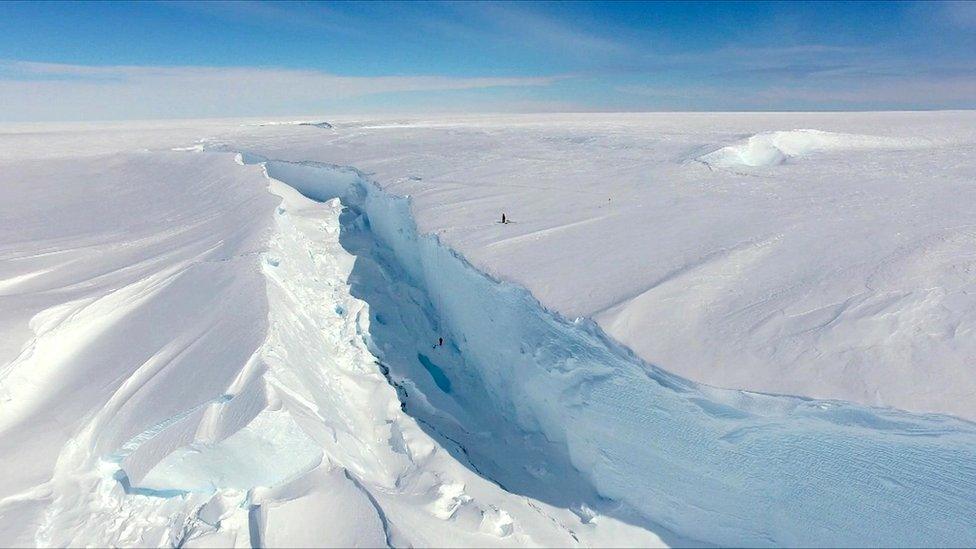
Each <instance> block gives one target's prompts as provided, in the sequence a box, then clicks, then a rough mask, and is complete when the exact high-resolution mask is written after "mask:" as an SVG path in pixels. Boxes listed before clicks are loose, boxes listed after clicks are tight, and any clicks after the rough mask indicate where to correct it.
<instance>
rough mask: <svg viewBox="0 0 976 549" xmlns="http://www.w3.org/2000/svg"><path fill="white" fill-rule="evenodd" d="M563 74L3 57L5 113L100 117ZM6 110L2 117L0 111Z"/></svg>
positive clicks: (245, 111)
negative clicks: (380, 72) (371, 71)
mask: <svg viewBox="0 0 976 549" xmlns="http://www.w3.org/2000/svg"><path fill="white" fill-rule="evenodd" d="M560 78H563V77H561V76H541V77H513V78H504V77H472V78H459V77H446V76H372V77H359V76H339V75H334V74H329V73H324V72H319V71H308V70H286V69H275V68H251V67H242V68H221V67H137V66H87V65H64V64H49V63H30V62H19V61H12V62H4V63H0V103H2V104H4V105H5V108H4V111H3V112H4V115H6V117H9V118H8V119H17V120H42V119H54V120H64V119H101V118H155V117H161V118H164V117H195V116H199V117H206V116H248V115H259V114H299V113H302V112H328V111H330V110H336V109H342V108H343V101H344V100H348V99H351V98H358V97H362V96H368V95H375V94H394V93H410V92H425V91H426V92H433V91H438V92H443V91H452V90H475V89H487V88H498V87H533V86H547V85H549V84H551V83H553V82H555V81H556V80H558V79H560ZM4 115H0V117H3V116H4Z"/></svg>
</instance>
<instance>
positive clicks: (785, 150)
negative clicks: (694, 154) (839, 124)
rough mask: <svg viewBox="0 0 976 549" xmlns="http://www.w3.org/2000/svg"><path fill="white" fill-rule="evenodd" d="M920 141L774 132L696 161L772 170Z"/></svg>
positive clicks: (835, 134) (809, 132) (755, 137)
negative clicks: (811, 157) (824, 155)
mask: <svg viewBox="0 0 976 549" xmlns="http://www.w3.org/2000/svg"><path fill="white" fill-rule="evenodd" d="M919 146H924V142H922V141H920V140H909V139H895V138H890V137H876V136H871V135H855V134H845V133H834V132H825V131H820V130H790V131H775V132H766V133H760V134H756V135H753V136H751V137H748V138H746V139H743V140H742V141H738V142H736V143H733V144H731V145H728V146H725V147H722V148H721V149H718V150H716V151H713V152H710V153H708V154H705V155H703V156H700V157H699V158H698V159H699V160H700V161H702V162H704V163H705V164H708V165H710V166H715V167H719V168H734V167H736V166H748V167H765V166H776V165H778V164H782V163H783V162H786V160H787V159H789V158H793V157H798V156H806V155H808V154H813V153H818V152H828V151H839V150H871V149H898V148H916V147H919Z"/></svg>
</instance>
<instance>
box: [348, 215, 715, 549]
mask: <svg viewBox="0 0 976 549" xmlns="http://www.w3.org/2000/svg"><path fill="white" fill-rule="evenodd" d="M339 222H340V227H341V231H340V237H339V241H340V244H341V245H342V247H343V248H344V249H345V250H346V251H347V252H349V253H350V254H351V255H353V256H355V258H356V260H355V263H354V266H353V269H352V272H351V274H350V276H349V280H348V282H349V284H350V291H351V293H352V295H353V296H355V297H356V298H358V299H361V300H363V301H365V302H366V303H368V304H369V310H370V323H369V330H368V333H367V334H364V335H365V337H366V338H367V343H368V344H369V346H370V350H371V351H372V352H373V353H374V355H375V356H377V357H378V358H379V366H380V368H381V370H382V371H383V373H384V375H385V376H386V377H387V379H388V381H389V382H390V383H391V384H392V385H393V386H394V387H395V388H396V390H397V393H398V395H399V397H400V400H401V407H402V408H403V410H404V412H406V413H407V414H409V415H411V416H412V417H413V418H415V419H416V421H417V422H418V424H419V425H420V426H421V428H423V429H424V431H425V432H427V433H428V434H429V435H430V436H432V437H433V438H434V439H435V440H437V441H438V442H439V443H440V444H441V446H442V447H444V448H445V449H446V450H448V451H449V452H450V453H451V455H452V456H453V457H454V458H455V459H457V460H458V461H459V462H460V463H462V464H465V465H466V466H468V467H469V468H470V469H471V470H473V471H474V472H476V473H477V474H479V475H480V476H482V477H483V478H485V479H487V480H489V481H491V482H493V483H495V484H497V485H498V486H500V487H501V488H502V489H504V490H506V491H508V492H511V493H513V494H519V495H523V496H527V497H529V498H532V499H535V500H539V501H543V502H545V503H547V504H549V505H552V506H554V507H560V508H564V509H569V510H571V511H572V512H573V513H575V514H576V515H577V516H579V517H580V519H581V521H582V522H583V523H587V522H589V521H590V520H591V519H593V518H594V517H596V516H600V515H603V516H610V517H613V518H615V519H617V520H621V521H623V522H627V523H630V524H633V525H635V526H639V527H641V528H644V529H646V530H649V531H651V532H653V533H654V534H656V535H657V536H659V537H660V538H661V539H662V540H663V541H664V542H665V543H668V544H669V545H672V546H673V545H682V546H688V545H689V544H690V543H692V544H695V545H701V544H700V543H697V542H689V540H686V539H682V538H680V537H678V536H676V535H675V534H674V533H672V532H670V531H668V530H667V529H665V528H663V527H661V526H659V525H656V524H653V523H651V522H650V521H648V520H646V519H645V518H644V517H642V516H641V515H639V514H638V513H637V512H635V511H634V510H632V509H631V508H630V507H629V506H627V505H625V504H622V503H620V502H617V501H614V500H609V499H606V498H604V497H601V496H600V494H598V493H597V491H596V490H595V489H594V488H593V486H592V484H591V483H590V482H589V480H588V479H587V478H586V476H585V475H584V474H583V473H582V472H580V471H579V470H577V469H576V468H575V467H574V466H573V465H572V463H571V461H570V458H569V455H568V452H567V448H566V446H565V444H564V443H558V442H552V441H549V440H547V439H546V437H545V436H543V435H542V434H541V433H538V432H529V431H526V430H525V429H523V428H521V427H520V426H518V425H515V424H513V423H512V422H511V421H510V420H508V419H507V418H508V417H509V414H506V413H501V412H499V411H498V410H497V408H495V406H497V404H496V403H495V402H494V401H493V399H492V398H491V397H490V396H489V395H488V394H487V392H486V390H485V389H484V386H483V384H482V382H481V380H480V379H479V377H478V375H477V373H476V372H477V369H476V368H474V367H470V366H469V365H467V364H466V362H465V357H464V356H463V354H462V352H461V351H460V349H459V347H458V346H457V345H455V343H454V342H453V341H450V340H449V338H448V337H447V334H448V333H449V330H445V329H444V328H443V327H442V326H441V319H440V318H438V315H437V313H436V311H435V308H434V307H433V305H432V304H431V303H430V301H429V299H428V297H427V295H426V294H425V292H424V291H423V290H421V289H420V288H418V287H417V286H416V285H414V284H413V283H412V281H411V277H410V275H409V274H408V273H407V272H406V271H405V270H404V269H403V268H402V267H401V266H400V265H399V263H398V261H397V259H396V258H395V256H394V254H393V252H392V251H391V250H390V249H389V248H388V247H386V246H385V245H384V244H383V243H382V242H380V241H379V240H378V239H377V238H376V236H375V235H374V233H373V232H372V231H371V229H370V224H369V219H368V217H367V216H366V214H365V213H363V212H361V211H359V210H358V209H357V208H356V207H355V206H349V205H346V206H345V207H344V208H343V211H342V214H341V215H340V218H339ZM440 338H444V341H443V343H441V341H440ZM539 511H540V512H543V511H542V510H541V509H539ZM570 533H571V534H572V532H570ZM573 535H574V536H575V534H573Z"/></svg>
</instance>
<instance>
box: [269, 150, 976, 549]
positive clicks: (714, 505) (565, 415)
mask: <svg viewBox="0 0 976 549" xmlns="http://www.w3.org/2000/svg"><path fill="white" fill-rule="evenodd" d="M276 168H280V169H281V170H282V171H288V170H290V169H294V168H293V167H286V165H283V164H275V163H272V164H271V165H270V166H269V172H270V173H272V174H275V173H277V169H276ZM302 169H304V170H309V169H316V168H314V167H309V166H305V167H303V168H302ZM342 173H348V172H342ZM342 177H345V175H343V176H342ZM321 178H322V179H321V180H322V184H323V186H329V185H334V182H335V179H334V178H333V177H332V176H331V175H330V174H329V171H328V169H325V172H324V173H323V174H322V175H321ZM308 183H309V180H308V173H307V172H306V174H305V181H304V183H303V185H308ZM346 196H347V199H346V200H347V202H348V203H349V204H350V206H351V207H354V208H361V210H362V211H363V212H364V214H365V216H366V218H367V219H368V223H369V227H370V230H371V231H372V232H373V233H374V234H375V235H376V236H377V237H378V239H379V240H380V241H381V242H382V243H383V244H385V245H386V246H389V248H390V249H391V250H392V252H393V257H395V260H396V261H397V263H398V265H399V267H400V268H402V269H403V271H405V272H406V273H407V274H408V275H409V276H410V279H411V280H412V281H413V284H415V285H416V287H417V288H418V289H419V290H421V291H422V292H423V293H424V294H425V295H426V297H427V299H429V300H430V303H431V305H432V310H431V311H429V314H431V315H436V319H437V320H436V323H437V325H439V326H440V331H441V332H442V333H448V334H450V335H449V340H450V341H451V344H452V345H453V346H454V347H455V348H456V354H457V355H458V358H459V359H460V360H462V361H463V362H462V363H455V364H454V366H453V367H452V368H450V369H445V372H446V374H447V375H448V377H449V378H451V379H452V380H453V379H458V378H459V379H468V380H469V382H468V383H469V384H472V383H473V384H474V385H475V386H476V388H477V390H479V391H484V393H485V394H486V395H487V396H488V397H489V398H490V400H491V403H492V408H491V409H490V413H492V414H494V415H495V417H497V418H505V420H506V421H508V422H510V423H511V424H512V425H515V426H517V427H518V428H519V429H522V430H524V432H526V433H536V432H537V433H541V434H542V435H543V436H544V437H545V438H546V439H547V440H551V441H555V442H556V443H557V444H559V445H565V449H566V452H568V456H569V458H570V460H571V463H572V465H573V466H574V467H575V468H577V469H578V470H580V471H582V472H583V473H584V474H585V476H586V477H587V478H588V479H589V481H590V482H591V483H592V485H593V487H594V488H595V489H596V490H597V491H598V492H599V493H600V494H601V495H602V496H604V497H607V498H611V499H613V500H617V501H621V502H624V503H626V504H628V505H630V506H633V507H634V508H635V509H637V510H639V512H640V513H641V514H643V515H644V517H646V518H647V519H650V520H652V521H654V522H656V523H657V524H660V525H663V526H664V527H665V528H667V529H670V530H672V531H674V532H677V533H678V534H681V535H684V536H688V537H690V538H693V539H698V540H702V541H705V542H709V543H716V544H722V545H840V546H849V545H867V546H878V545H882V546H888V545H891V546H894V545H908V546H911V545H953V546H956V545H971V544H973V543H974V542H976V497H974V494H976V466H974V464H976V427H974V426H973V425H972V424H970V423H967V422H963V421H960V420H956V419H953V418H949V417H945V416H936V415H913V414H908V413H904V412H898V411H894V410H887V409H878V408H865V407H859V406H856V405H851V404H845V403H841V402H831V401H816V400H806V399H799V398H793V397H781V396H771V395H760V394H752V393H746V392H739V391H727V390H717V389H711V388H708V387H704V386H698V385H696V384H693V383H691V382H688V381H685V380H682V379H680V378H678V377H675V376H673V375H670V374H668V373H666V372H663V371H661V370H658V369H657V368H654V367H653V366H650V365H648V364H645V363H643V362H642V361H640V360H638V359H636V358H635V357H634V356H633V355H632V354H631V353H629V352H627V351H626V350H624V349H621V348H619V347H618V346H616V345H614V344H613V343H612V342H610V341H609V340H608V339H607V338H606V337H605V336H604V335H603V333H602V332H601V331H600V330H599V329H598V328H597V327H596V326H595V325H593V324H592V323H590V322H568V321H565V320H563V319H561V318H559V317H558V316H556V315H554V314H552V313H550V312H547V311H545V310H544V309H543V308H541V307H540V306H539V304H538V302H536V300H535V299H534V298H533V297H532V296H531V295H530V294H529V293H527V292H526V291H525V290H523V289H521V288H518V287H515V286H511V285H509V284H505V283H500V282H497V281H494V280H492V279H490V278H489V277H487V276H485V275H483V274H481V273H479V272H477V271H476V270H474V269H473V268H472V267H471V266H470V265H469V264H468V263H467V262H466V261H464V260H463V258H461V257H460V256H458V255H457V254H456V253H454V252H452V251H451V250H450V249H448V248H445V247H444V246H442V245H440V244H439V243H438V241H437V239H436V238H434V237H431V236H421V235H418V234H417V233H416V230H415V228H414V224H413V222H412V219H411V217H410V213H409V212H410V207H409V202H408V200H406V199H401V198H396V197H392V196H390V195H387V194H385V193H383V192H382V191H380V190H379V189H378V188H377V187H376V186H373V185H371V184H368V183H365V182H360V183H357V184H356V185H354V186H353V187H352V189H351V190H350V192H349V193H347V195H346ZM406 326H409V324H408V323H405V327H406ZM469 369H474V372H472V371H469ZM473 373H474V374H476V379H477V381H471V380H470V377H471V375H472V374H473ZM452 387H453V389H452V392H453V393H458V392H461V391H464V390H465V389H464V388H463V387H465V385H464V384H452ZM457 398H459V399H462V401H463V398H464V397H463V396H462V397H457ZM408 411H409V408H408ZM482 413H484V411H482ZM485 443H486V442H482V444H485ZM468 452H471V447H470V446H469V447H468Z"/></svg>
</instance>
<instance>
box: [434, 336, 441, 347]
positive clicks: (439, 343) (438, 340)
mask: <svg viewBox="0 0 976 549" xmlns="http://www.w3.org/2000/svg"><path fill="white" fill-rule="evenodd" d="M443 346H444V338H443V337H439V338H437V343H435V344H434V347H433V348H434V349H436V348H438V347H443Z"/></svg>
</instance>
